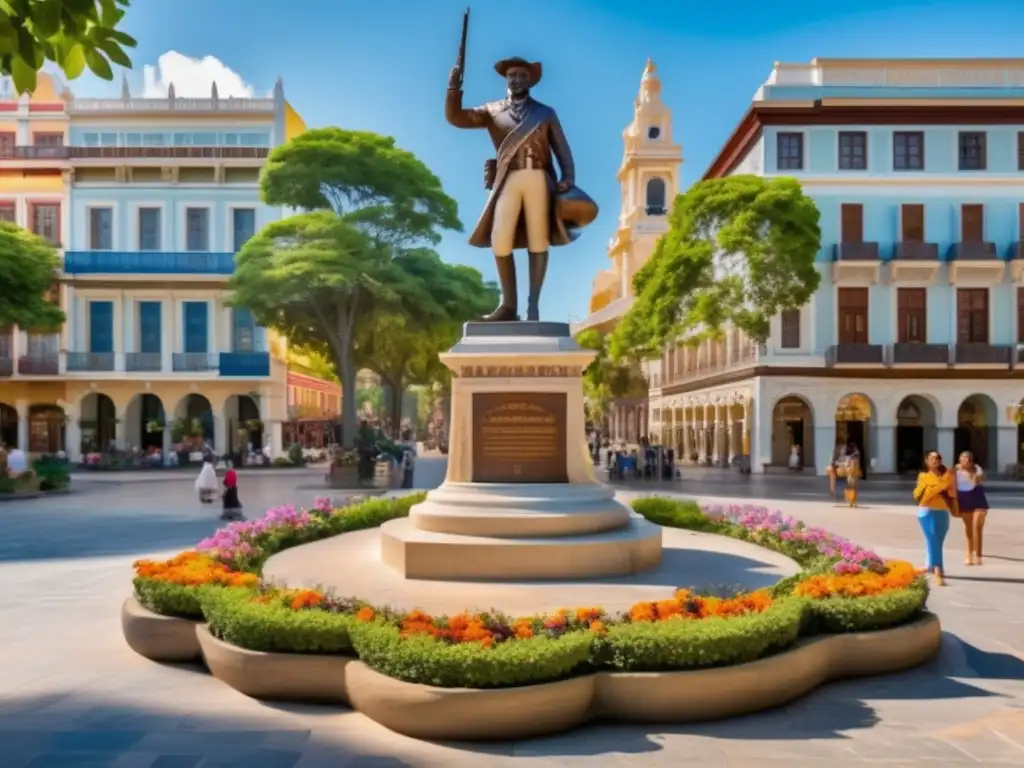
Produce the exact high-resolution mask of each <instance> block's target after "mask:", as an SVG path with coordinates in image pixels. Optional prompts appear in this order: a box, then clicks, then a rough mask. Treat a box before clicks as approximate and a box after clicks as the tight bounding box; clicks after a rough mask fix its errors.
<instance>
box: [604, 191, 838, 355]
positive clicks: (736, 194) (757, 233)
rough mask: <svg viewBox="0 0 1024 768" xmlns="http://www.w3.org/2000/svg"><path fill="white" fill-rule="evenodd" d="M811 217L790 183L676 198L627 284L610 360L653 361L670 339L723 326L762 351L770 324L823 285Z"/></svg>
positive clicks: (810, 204) (810, 206)
mask: <svg viewBox="0 0 1024 768" xmlns="http://www.w3.org/2000/svg"><path fill="white" fill-rule="evenodd" d="M818 219H819V214H818V208H817V206H815V204H814V201H813V200H811V198H809V197H807V196H806V195H805V194H804V193H803V191H802V189H801V188H800V184H799V182H797V181H796V180H795V179H792V178H778V179H766V178H763V177H760V176H729V177H726V178H721V179H708V180H706V181H702V182H699V183H697V184H694V185H693V186H692V187H690V189H689V190H688V191H687V192H686V193H685V194H683V195H680V196H679V197H678V198H676V202H675V206H674V208H673V210H672V215H671V217H670V219H669V230H668V232H667V233H666V234H665V235H664V236H663V237H662V238H661V240H660V241H659V242H658V245H657V247H656V248H655V250H654V253H653V255H652V256H651V258H650V260H649V261H648V262H647V263H646V264H645V265H644V266H643V267H642V268H641V269H640V270H639V271H638V272H637V274H636V277H635V278H634V280H633V288H634V293H635V295H636V299H635V301H634V302H633V306H632V307H631V308H630V310H629V312H628V313H627V314H626V316H625V317H624V318H623V319H622V321H621V322H620V323H619V325H618V326H617V327H616V329H615V331H614V333H613V334H612V338H611V352H612V355H613V356H614V357H616V358H644V357H648V358H650V357H657V356H659V355H660V354H661V351H662V349H663V348H664V345H665V344H666V343H668V342H670V341H672V340H674V339H686V340H687V341H690V342H697V341H699V340H701V339H703V338H706V337H709V336H716V335H718V334H720V333H721V332H722V329H723V328H724V327H726V326H731V327H734V328H738V329H739V330H741V331H742V332H743V333H745V334H746V335H747V336H748V337H749V338H751V339H753V340H755V341H759V342H763V341H764V340H765V339H767V337H768V333H769V327H770V322H771V318H772V317H774V316H775V315H777V314H778V313H779V312H781V311H783V310H786V309H797V308H799V307H802V306H803V305H804V304H806V303H807V301H808V300H810V298H811V296H812V295H813V294H814V291H815V290H817V288H818V283H819V281H820V279H821V276H820V274H819V273H818V271H817V269H816V268H815V264H814V261H815V258H816V257H817V254H818V251H819V250H820V249H821V230H820V229H819V227H818Z"/></svg>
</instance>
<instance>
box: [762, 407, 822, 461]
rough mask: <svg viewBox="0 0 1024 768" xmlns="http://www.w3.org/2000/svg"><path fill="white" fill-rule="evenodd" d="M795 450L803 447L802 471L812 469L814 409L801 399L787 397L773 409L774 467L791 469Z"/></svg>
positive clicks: (801, 457)
mask: <svg viewBox="0 0 1024 768" xmlns="http://www.w3.org/2000/svg"><path fill="white" fill-rule="evenodd" d="M793 446H799V447H800V464H799V467H800V468H801V469H803V468H804V467H805V466H812V465H813V462H814V409H813V408H812V407H811V404H810V402H809V401H807V400H806V399H804V398H803V397H801V396H799V395H784V396H782V397H780V398H779V399H778V400H776V401H775V406H774V407H773V408H772V452H771V462H772V466H775V467H788V466H789V460H790V459H789V457H790V455H791V453H792V450H793Z"/></svg>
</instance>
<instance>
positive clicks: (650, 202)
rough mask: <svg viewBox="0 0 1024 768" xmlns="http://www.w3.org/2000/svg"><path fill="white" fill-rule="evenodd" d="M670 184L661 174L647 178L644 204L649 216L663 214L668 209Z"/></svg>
mask: <svg viewBox="0 0 1024 768" xmlns="http://www.w3.org/2000/svg"><path fill="white" fill-rule="evenodd" d="M667 196H668V185H666V184H665V180H664V179H663V178H661V177H660V176H655V177H653V178H650V179H648V180H647V184H646V185H645V187H644V206H645V207H646V210H647V215H648V216H661V215H663V214H664V213H665V211H666V210H667V204H668V200H667Z"/></svg>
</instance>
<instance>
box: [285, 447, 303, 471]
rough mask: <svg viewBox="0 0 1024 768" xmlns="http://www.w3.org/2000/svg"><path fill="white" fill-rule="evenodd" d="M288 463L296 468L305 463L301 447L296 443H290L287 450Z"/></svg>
mask: <svg viewBox="0 0 1024 768" xmlns="http://www.w3.org/2000/svg"><path fill="white" fill-rule="evenodd" d="M288 461H290V462H291V463H292V464H294V465H295V466H297V467H300V466H302V465H303V464H305V463H306V456H305V454H303V453H302V446H301V445H299V444H298V443H292V444H291V446H289V448H288Z"/></svg>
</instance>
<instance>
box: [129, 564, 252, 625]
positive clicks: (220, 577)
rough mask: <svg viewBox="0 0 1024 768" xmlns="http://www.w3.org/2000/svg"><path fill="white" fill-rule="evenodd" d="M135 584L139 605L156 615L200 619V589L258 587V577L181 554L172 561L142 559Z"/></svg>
mask: <svg viewBox="0 0 1024 768" xmlns="http://www.w3.org/2000/svg"><path fill="white" fill-rule="evenodd" d="M133 583H134V585H135V594H136V596H137V597H138V600H139V602H140V603H141V604H142V605H143V606H145V607H146V608H148V609H149V610H151V611H153V612H154V613H159V614H161V615H162V616H178V617H181V618H186V619H199V618H201V617H202V615H203V612H202V608H201V606H200V603H199V591H200V589H201V588H203V587H210V586H217V587H255V586H256V585H257V584H258V583H259V577H258V576H256V575H255V574H252V573H240V572H237V571H233V570H231V569H230V568H228V566H226V565H224V564H223V563H219V562H217V561H216V560H214V559H213V558H211V557H208V556H206V555H202V554H200V553H198V552H182V553H181V554H180V555H177V556H176V557H173V558H171V559H170V560H164V561H153V560H139V561H138V562H136V563H135V579H134V581H133Z"/></svg>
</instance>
